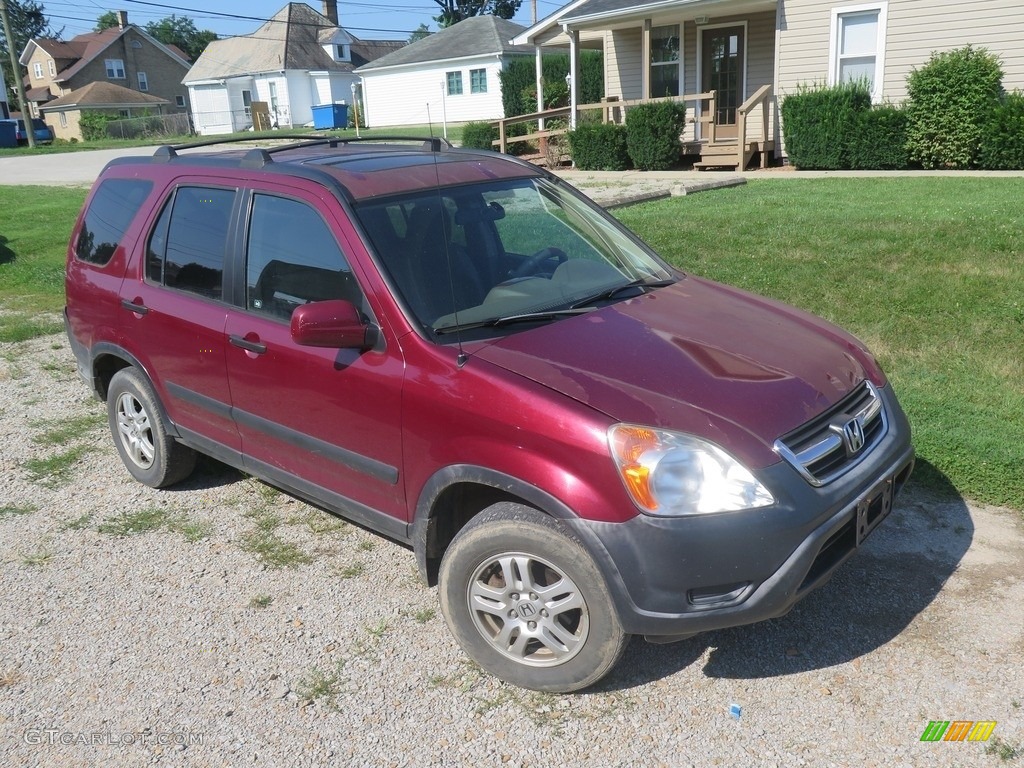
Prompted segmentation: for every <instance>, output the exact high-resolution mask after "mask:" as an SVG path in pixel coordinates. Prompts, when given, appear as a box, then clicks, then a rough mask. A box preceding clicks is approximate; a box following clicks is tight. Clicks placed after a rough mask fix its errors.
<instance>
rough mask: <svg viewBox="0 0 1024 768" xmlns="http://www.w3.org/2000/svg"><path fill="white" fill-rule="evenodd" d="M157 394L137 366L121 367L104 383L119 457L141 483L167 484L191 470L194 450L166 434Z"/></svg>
mask: <svg viewBox="0 0 1024 768" xmlns="http://www.w3.org/2000/svg"><path fill="white" fill-rule="evenodd" d="M162 414H163V410H162V409H161V408H160V406H159V404H158V401H157V398H156V394H155V393H154V392H153V388H152V387H151V386H150V384H149V381H148V380H147V379H146V377H145V376H144V375H143V374H142V373H141V372H139V370H138V369H136V368H130V367H129V368H122V369H121V370H120V371H118V372H117V373H115V374H114V376H113V378H111V380H110V386H109V387H107V421H108V423H109V424H110V433H111V435H112V436H113V438H114V445H115V446H116V447H117V452H118V453H119V454H121V461H123V462H124V465H125V467H126V468H127V469H128V471H129V472H130V473H131V475H132V477H134V478H135V479H136V480H138V481H139V482H140V483H143V484H145V485H148V486H150V487H151V488H166V487H167V486H169V485H174V484H175V483H179V482H181V481H182V480H184V479H185V478H186V477H188V476H189V475H190V474H192V470H193V469H194V468H195V466H196V454H195V451H193V450H192V449H191V448H187V447H185V446H184V445H182V444H181V443H178V442H177V441H175V439H174V438H173V437H171V436H169V435H168V434H167V428H166V426H165V425H164V421H163V415H162Z"/></svg>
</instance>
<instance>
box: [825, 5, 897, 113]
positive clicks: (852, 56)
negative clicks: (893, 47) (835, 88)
mask: <svg viewBox="0 0 1024 768" xmlns="http://www.w3.org/2000/svg"><path fill="white" fill-rule="evenodd" d="M887 10H888V4H887V3H874V4H871V5H858V6H849V7H845V8H833V9H832V34H831V42H830V45H829V61H830V65H829V66H830V71H829V82H830V83H832V84H838V83H849V82H854V81H858V80H859V81H864V82H866V83H867V84H868V87H869V88H870V89H871V96H872V98H873V99H875V100H878V99H880V98H881V95H882V73H883V71H884V63H885V21H886V12H887Z"/></svg>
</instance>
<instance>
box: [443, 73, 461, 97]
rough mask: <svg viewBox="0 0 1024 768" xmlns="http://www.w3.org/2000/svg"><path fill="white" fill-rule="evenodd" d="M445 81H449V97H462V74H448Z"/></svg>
mask: <svg viewBox="0 0 1024 768" xmlns="http://www.w3.org/2000/svg"><path fill="white" fill-rule="evenodd" d="M445 79H446V80H447V81H448V95H449V96H461V95H462V73H461V72H447V73H445Z"/></svg>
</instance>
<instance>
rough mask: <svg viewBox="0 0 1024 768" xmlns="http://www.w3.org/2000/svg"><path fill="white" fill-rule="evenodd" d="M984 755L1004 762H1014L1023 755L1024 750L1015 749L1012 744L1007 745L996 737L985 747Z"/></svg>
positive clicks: (1020, 748)
mask: <svg viewBox="0 0 1024 768" xmlns="http://www.w3.org/2000/svg"><path fill="white" fill-rule="evenodd" d="M985 754H986V755H995V756H996V757H998V758H999V759H1000V760H1003V761H1004V762H1006V761H1010V760H1016V759H1017V758H1018V757H1020V756H1021V755H1024V748H1022V747H1015V746H1013V745H1012V744H1007V743H1006V742H1005V741H1003V740H1002V739H1000V738H999V737H998V736H996V737H995V738H994V739H992V741H990V742H989V743H988V744H987V745H986V746H985Z"/></svg>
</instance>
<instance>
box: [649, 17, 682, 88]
mask: <svg viewBox="0 0 1024 768" xmlns="http://www.w3.org/2000/svg"><path fill="white" fill-rule="evenodd" d="M679 90H682V88H680V89H679ZM640 98H641V99H649V98H651V20H650V19H644V29H643V32H642V34H641V36H640Z"/></svg>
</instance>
